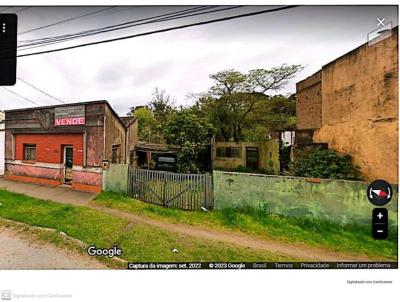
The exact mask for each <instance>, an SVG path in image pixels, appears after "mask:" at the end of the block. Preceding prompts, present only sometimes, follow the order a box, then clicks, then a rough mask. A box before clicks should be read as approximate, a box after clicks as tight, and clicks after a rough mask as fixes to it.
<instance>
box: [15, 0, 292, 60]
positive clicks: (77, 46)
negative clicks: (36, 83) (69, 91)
mask: <svg viewBox="0 0 400 302" xmlns="http://www.w3.org/2000/svg"><path fill="white" fill-rule="evenodd" d="M298 6H299V5H288V6H284V7H279V8H274V9H269V10H262V11H257V12H251V13H246V14H240V15H234V16H229V17H223V18H219V19H213V20H207V21H202V22H197V23H190V24H185V25H180V26H174V27H169V28H164V29H158V30H154V31H149V32H144V33H139V34H134V35H129V36H122V37H118V38H113V39H107V40H102V41H96V42H90V43H84V44H78V45H73V46H68V47H62V48H57V49H51V50H44V51H39V52H34V53H27V54H21V55H18V56H17V57H28V56H35V55H40V54H46V53H52V52H59V51H64V50H69V49H75V48H82V47H86V46H91V45H98V44H103V43H110V42H115V41H121V40H126V39H132V38H136V37H143V36H148V35H153V34H158V33H163V32H169V31H174V30H178V29H183V28H188V27H194V26H200V25H206V24H211V23H217V22H223V21H228V20H233V19H238V18H244V17H250V16H256V15H261V14H266V13H272V12H276V11H282V10H287V9H291V8H295V7H298Z"/></svg>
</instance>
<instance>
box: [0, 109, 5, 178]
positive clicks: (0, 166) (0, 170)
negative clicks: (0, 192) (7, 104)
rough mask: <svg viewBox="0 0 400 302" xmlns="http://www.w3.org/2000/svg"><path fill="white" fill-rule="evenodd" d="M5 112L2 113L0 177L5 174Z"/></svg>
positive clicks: (0, 126)
mask: <svg viewBox="0 0 400 302" xmlns="http://www.w3.org/2000/svg"><path fill="white" fill-rule="evenodd" d="M4 137H5V134H4V112H3V111H0V175H3V174H4V143H5V140H4Z"/></svg>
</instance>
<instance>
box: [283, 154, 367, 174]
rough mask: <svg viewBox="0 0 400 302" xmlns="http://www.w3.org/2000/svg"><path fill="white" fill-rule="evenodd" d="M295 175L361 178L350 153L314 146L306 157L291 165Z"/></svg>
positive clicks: (291, 170)
mask: <svg viewBox="0 0 400 302" xmlns="http://www.w3.org/2000/svg"><path fill="white" fill-rule="evenodd" d="M289 169H290V174H291V175H294V176H303V177H316V178H330V179H348V180H361V175H360V172H359V169H358V167H357V166H354V165H353V162H352V158H351V156H350V155H348V154H345V155H340V154H339V153H338V152H336V151H335V150H332V149H326V150H323V149H320V148H314V149H312V150H311V151H310V152H309V153H308V154H307V155H305V156H304V157H301V158H298V159H296V160H295V161H293V162H291V163H290V165H289Z"/></svg>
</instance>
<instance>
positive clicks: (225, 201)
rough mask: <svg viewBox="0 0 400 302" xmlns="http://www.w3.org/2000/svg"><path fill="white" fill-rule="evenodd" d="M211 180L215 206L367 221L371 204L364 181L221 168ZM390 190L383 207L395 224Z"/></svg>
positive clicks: (395, 196) (369, 219)
mask: <svg viewBox="0 0 400 302" xmlns="http://www.w3.org/2000/svg"><path fill="white" fill-rule="evenodd" d="M213 182H214V208H215V209H223V208H237V207H245V206H250V207H254V208H261V209H265V210H266V211H268V212H271V213H276V214H282V215H288V216H300V217H302V216H311V217H317V218H324V219H328V220H331V221H334V222H340V223H352V222H356V223H360V224H368V225H370V224H371V215H372V209H373V208H374V206H373V205H372V204H371V203H370V202H369V201H368V198H367V195H366V191H367V187H368V185H367V184H366V183H364V182H357V181H340V180H323V179H321V180H316V179H309V180H307V179H306V178H300V177H283V176H270V175H261V174H247V173H236V172H221V171H214V172H213ZM393 189H394V191H395V192H396V193H395V194H394V196H393V198H392V200H391V202H390V203H389V204H388V206H387V208H388V209H389V213H390V214H389V219H390V223H391V224H392V225H397V215H398V203H397V199H398V193H397V192H398V187H397V185H396V186H394V187H393Z"/></svg>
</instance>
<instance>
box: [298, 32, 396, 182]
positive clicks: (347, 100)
mask: <svg viewBox="0 0 400 302" xmlns="http://www.w3.org/2000/svg"><path fill="white" fill-rule="evenodd" d="M321 73H322V74H321V92H322V103H321V111H322V121H321V122H322V123H321V125H320V127H318V123H319V119H318V118H315V121H313V119H312V120H310V117H309V116H307V114H306V110H305V109H304V107H308V106H311V107H313V106H316V105H317V104H319V103H320V96H319V95H318V94H315V93H316V90H317V88H316V86H315V85H311V84H312V83H311V82H310V81H311V79H310V78H308V79H306V80H304V81H302V82H300V83H298V84H297V90H298V91H297V94H298V102H297V106H298V107H299V108H297V128H298V129H307V128H319V129H316V130H315V131H314V135H313V142H314V143H327V144H328V146H329V148H333V149H335V150H337V151H339V152H342V153H347V154H350V155H351V156H352V157H353V160H354V163H355V164H356V165H358V166H359V167H360V168H361V172H362V174H363V175H364V177H365V179H366V180H367V181H370V180H373V179H386V180H387V181H389V182H391V183H396V184H397V183H398V102H399V99H398V97H399V96H398V32H397V29H394V30H392V36H391V37H390V38H387V39H384V40H382V41H380V42H378V43H376V44H374V45H372V46H368V45H367V44H364V45H362V46H360V47H358V48H356V49H354V50H353V51H351V52H349V53H347V54H345V55H343V56H342V57H340V58H338V59H336V60H335V61H333V62H331V63H329V64H327V65H325V66H323V67H322V71H321ZM311 78H312V77H311ZM307 96H308V97H309V99H308V103H307V102H306V101H305V100H304V98H306V97H307ZM312 96H314V97H312ZM311 107H310V108H311ZM313 110H314V109H313Z"/></svg>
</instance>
